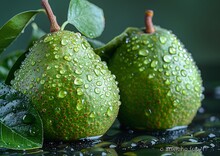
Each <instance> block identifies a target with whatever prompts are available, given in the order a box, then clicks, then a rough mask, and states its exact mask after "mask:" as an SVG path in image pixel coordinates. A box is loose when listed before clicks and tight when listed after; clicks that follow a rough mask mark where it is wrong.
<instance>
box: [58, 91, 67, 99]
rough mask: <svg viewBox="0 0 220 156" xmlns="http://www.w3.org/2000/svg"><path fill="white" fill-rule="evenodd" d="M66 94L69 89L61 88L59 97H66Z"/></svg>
mask: <svg viewBox="0 0 220 156" xmlns="http://www.w3.org/2000/svg"><path fill="white" fill-rule="evenodd" d="M66 95H67V91H63V90H61V91H60V92H59V93H58V98H64V97H65V96H66Z"/></svg>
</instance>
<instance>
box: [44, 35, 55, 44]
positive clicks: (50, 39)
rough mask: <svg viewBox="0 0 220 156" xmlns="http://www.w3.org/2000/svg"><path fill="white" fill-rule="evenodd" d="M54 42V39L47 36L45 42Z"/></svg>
mask: <svg viewBox="0 0 220 156" xmlns="http://www.w3.org/2000/svg"><path fill="white" fill-rule="evenodd" d="M52 40H53V37H52V36H47V37H46V38H44V42H45V43H46V42H49V41H52Z"/></svg>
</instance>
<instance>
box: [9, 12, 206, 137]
mask: <svg viewBox="0 0 220 156" xmlns="http://www.w3.org/2000/svg"><path fill="white" fill-rule="evenodd" d="M151 13H152V12H148V15H147V20H146V21H147V24H146V28H147V29H146V32H144V30H142V29H138V28H128V29H127V30H126V31H125V32H124V33H123V34H122V35H120V36H119V37H117V38H115V39H114V40H113V41H112V42H110V43H109V44H107V45H106V46H104V47H102V48H100V49H97V50H96V52H97V53H99V54H100V55H101V56H103V59H105V57H106V56H107V57H108V60H107V62H108V66H109V68H110V70H111V71H112V72H113V74H115V75H116V79H117V81H118V82H119V88H120V95H121V101H122V105H121V108H120V113H119V119H120V121H121V123H122V124H124V125H126V126H129V127H131V128H135V129H147V130H158V129H159V130H160V129H167V128H172V127H174V126H182V125H188V124H189V123H190V122H191V120H192V118H193V117H194V116H195V114H196V111H197V109H198V108H199V107H200V105H201V95H202V87H201V83H202V80H201V76H200V73H199V71H198V69H197V67H196V65H195V63H194V61H193V60H192V57H191V55H190V54H189V53H188V52H187V51H186V50H185V48H184V47H183V45H182V44H181V43H180V41H179V40H178V39H177V38H176V36H175V35H173V34H172V33H171V32H169V31H167V30H165V29H162V28H159V27H153V26H152V23H151V18H152V14H151ZM53 24H54V23H53ZM53 24H52V25H53ZM154 29H155V30H154ZM51 30H52V32H53V33H50V34H47V35H45V36H44V37H42V38H41V39H40V40H39V41H38V42H37V43H35V45H34V46H33V47H32V48H31V50H30V53H29V54H28V56H27V57H26V59H25V61H24V62H23V64H22V66H21V68H20V69H19V70H18V71H17V72H16V73H15V79H14V80H13V81H12V82H11V83H12V86H13V87H14V88H15V89H17V90H19V91H21V92H22V93H25V94H26V95H27V96H28V97H30V98H31V100H32V102H33V104H34V105H35V107H36V109H37V110H38V111H39V113H40V115H41V117H42V121H43V124H44V133H45V137H46V138H47V139H50V140H65V141H70V140H76V139H80V138H86V137H92V136H100V135H103V134H104V133H105V132H106V131H107V130H108V129H109V128H110V126H111V125H112V123H113V122H114V120H115V118H116V117H117V114H118V110H119V105H120V101H119V89H118V87H117V82H116V81H115V77H114V75H112V74H111V72H110V71H109V70H108V67H107V65H106V64H105V63H104V62H102V61H101V60H100V57H99V56H98V55H96V54H95V53H94V51H93V49H92V48H91V46H90V45H89V43H88V42H87V41H86V40H85V39H84V38H83V37H82V36H81V35H80V34H79V33H73V32H70V31H61V30H59V27H56V26H55V27H52V29H51Z"/></svg>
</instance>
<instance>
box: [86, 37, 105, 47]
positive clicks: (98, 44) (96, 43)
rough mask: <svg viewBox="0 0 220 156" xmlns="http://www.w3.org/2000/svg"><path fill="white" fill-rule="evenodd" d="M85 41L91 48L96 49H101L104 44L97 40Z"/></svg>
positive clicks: (88, 39)
mask: <svg viewBox="0 0 220 156" xmlns="http://www.w3.org/2000/svg"><path fill="white" fill-rule="evenodd" d="M86 40H87V41H88V42H89V44H90V45H91V46H92V48H94V49H97V48H100V47H103V46H104V45H105V44H104V43H103V42H101V41H99V40H95V39H90V38H86Z"/></svg>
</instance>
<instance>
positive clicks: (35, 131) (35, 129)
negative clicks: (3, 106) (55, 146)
mask: <svg viewBox="0 0 220 156" xmlns="http://www.w3.org/2000/svg"><path fill="white" fill-rule="evenodd" d="M29 133H30V135H31V136H35V135H36V133H37V128H36V127H31V128H30V129H29Z"/></svg>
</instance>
